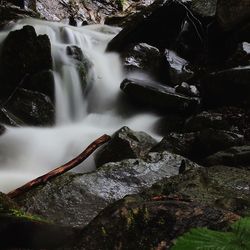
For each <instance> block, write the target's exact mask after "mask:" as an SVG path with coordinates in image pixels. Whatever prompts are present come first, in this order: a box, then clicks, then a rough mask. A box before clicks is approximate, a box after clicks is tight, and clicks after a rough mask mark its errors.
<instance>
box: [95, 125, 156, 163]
mask: <svg viewBox="0 0 250 250" xmlns="http://www.w3.org/2000/svg"><path fill="white" fill-rule="evenodd" d="M156 143H157V142H156V140H155V139H154V138H152V137H151V136H150V135H148V134H146V133H144V132H136V131H133V130H131V129H129V128H128V127H123V128H121V129H119V130H118V131H117V132H115V134H114V135H113V136H112V139H111V141H109V142H108V143H107V144H106V145H105V146H104V147H103V148H102V149H101V150H100V151H98V153H97V154H96V157H95V162H96V165H97V167H100V166H102V165H103V164H105V163H108V162H117V161H121V160H124V159H135V158H142V157H143V156H145V155H146V154H147V153H148V152H149V151H150V149H151V148H152V147H153V146H154V145H155V144H156Z"/></svg>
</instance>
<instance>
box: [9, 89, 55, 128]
mask: <svg viewBox="0 0 250 250" xmlns="http://www.w3.org/2000/svg"><path fill="white" fill-rule="evenodd" d="M5 108H6V110H7V111H8V112H9V113H11V114H12V115H13V116H14V117H16V118H17V120H21V121H22V122H23V123H24V124H26V125H33V126H48V125H53V124H54V120H55V109H54V105H53V103H52V102H51V100H50V98H49V97H48V96H46V95H44V94H42V93H40V92H36V91H31V90H27V89H22V88H19V89H18V90H17V91H15V93H14V94H13V95H12V96H11V98H10V99H9V100H8V102H7V103H6V104H5ZM14 120H15V119H14Z"/></svg>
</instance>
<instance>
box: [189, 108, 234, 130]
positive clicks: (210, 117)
mask: <svg viewBox="0 0 250 250" xmlns="http://www.w3.org/2000/svg"><path fill="white" fill-rule="evenodd" d="M230 127H231V126H230V123H229V122H228V121H227V119H226V118H224V116H223V114H222V113H216V112H211V111H203V112H201V113H200V114H198V115H195V116H192V117H189V118H188V119H187V120H186V122H185V126H184V130H185V131H187V132H193V131H199V130H202V129H208V128H213V129H219V130H228V129H230Z"/></svg>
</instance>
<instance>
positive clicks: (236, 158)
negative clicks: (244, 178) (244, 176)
mask: <svg viewBox="0 0 250 250" xmlns="http://www.w3.org/2000/svg"><path fill="white" fill-rule="evenodd" d="M203 164H204V165H205V166H214V165H226V166H234V167H247V168H249V166H250V146H248V145H246V146H240V147H232V148H229V149H227V150H225V151H220V152H217V153H215V154H213V155H211V156H209V157H207V158H206V159H204V161H203Z"/></svg>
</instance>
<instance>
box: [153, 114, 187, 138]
mask: <svg viewBox="0 0 250 250" xmlns="http://www.w3.org/2000/svg"><path fill="white" fill-rule="evenodd" d="M186 118H187V117H186V116H185V115H184V114H166V115H164V117H162V118H160V119H159V120H158V121H157V122H156V124H155V125H154V129H155V131H157V133H158V134H160V135H162V136H166V135H167V134H169V133H170V132H177V133H181V132H183V128H184V124H185V120H186Z"/></svg>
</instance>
